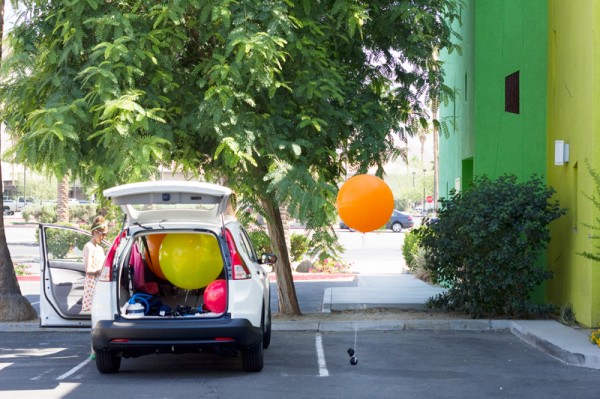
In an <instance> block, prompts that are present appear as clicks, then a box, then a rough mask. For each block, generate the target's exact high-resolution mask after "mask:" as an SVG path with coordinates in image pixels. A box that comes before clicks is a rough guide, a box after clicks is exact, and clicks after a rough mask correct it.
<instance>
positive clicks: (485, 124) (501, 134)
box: [439, 0, 548, 302]
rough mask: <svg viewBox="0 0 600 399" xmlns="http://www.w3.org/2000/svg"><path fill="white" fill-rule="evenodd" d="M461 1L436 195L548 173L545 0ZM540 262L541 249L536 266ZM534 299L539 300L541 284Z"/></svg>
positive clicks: (543, 294)
mask: <svg viewBox="0 0 600 399" xmlns="http://www.w3.org/2000/svg"><path fill="white" fill-rule="evenodd" d="M464 4H465V8H464V9H463V15H462V16H463V26H462V27H461V28H460V29H457V31H459V34H460V36H461V37H462V38H463V55H462V57H461V56H458V55H447V54H445V55H444V56H445V57H446V58H443V59H444V60H445V61H446V64H445V67H446V71H447V72H446V76H447V79H446V83H447V84H448V85H449V86H451V87H455V88H456V92H457V95H456V99H455V101H454V103H451V104H449V105H448V106H447V107H445V108H444V110H443V112H442V114H441V115H442V117H445V118H446V119H453V118H454V120H456V124H455V130H452V129H451V134H450V135H449V137H448V138H442V140H441V143H440V165H441V167H440V187H439V189H440V196H447V194H448V187H450V188H452V187H454V185H455V182H458V181H460V186H461V188H464V187H467V186H468V185H469V182H470V181H471V180H472V178H473V176H478V175H487V176H488V177H490V178H497V177H499V176H500V175H503V174H506V173H511V174H514V175H516V176H517V177H518V178H519V179H520V180H527V179H529V178H530V177H531V175H532V174H537V175H540V176H542V177H543V178H545V177H546V163H547V162H546V105H547V104H546V76H547V74H546V71H547V47H548V46H547V30H548V25H547V24H548V8H547V1H546V0H496V1H476V0H469V1H465V2H464ZM515 72H518V74H519V83H518V86H516V88H517V89H518V100H519V106H518V107H517V109H516V111H517V112H516V113H513V112H506V96H505V95H506V85H505V81H506V77H507V76H509V75H511V74H514V73H515ZM465 76H466V79H465ZM471 77H472V78H471ZM465 86H466V87H465ZM463 93H466V94H467V96H466V98H465V96H464V95H463ZM464 100H466V101H464ZM456 185H457V186H458V184H456ZM545 264H546V255H545V254H543V255H542V256H541V257H540V259H539V267H545ZM532 297H533V300H534V301H536V302H545V301H546V300H547V297H546V286H545V285H542V286H540V287H539V288H538V289H537V290H536V291H535V292H533V293H532Z"/></svg>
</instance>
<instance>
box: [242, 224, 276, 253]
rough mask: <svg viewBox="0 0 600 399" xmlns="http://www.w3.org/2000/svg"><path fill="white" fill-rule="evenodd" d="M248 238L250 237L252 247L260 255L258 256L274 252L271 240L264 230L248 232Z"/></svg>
mask: <svg viewBox="0 0 600 399" xmlns="http://www.w3.org/2000/svg"><path fill="white" fill-rule="evenodd" d="M248 236H250V241H252V245H253V246H254V249H255V250H256V252H257V253H258V256H260V255H261V254H264V253H272V252H273V244H272V243H271V238H270V237H269V235H268V234H267V233H266V232H265V231H264V230H254V231H250V232H248Z"/></svg>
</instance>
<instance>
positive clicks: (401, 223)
mask: <svg viewBox="0 0 600 399" xmlns="http://www.w3.org/2000/svg"><path fill="white" fill-rule="evenodd" d="M414 225H415V221H414V219H413V217H412V216H411V215H409V214H408V213H406V212H401V211H398V210H396V209H394V210H393V211H392V217H391V218H390V220H389V222H387V224H386V226H385V227H386V228H388V229H392V231H394V232H396V233H399V232H401V231H402V229H411V228H412V227H413V226H414Z"/></svg>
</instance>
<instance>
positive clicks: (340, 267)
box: [308, 258, 352, 273]
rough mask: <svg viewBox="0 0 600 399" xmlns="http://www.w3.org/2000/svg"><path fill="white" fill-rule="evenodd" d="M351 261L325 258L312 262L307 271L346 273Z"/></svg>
mask: <svg viewBox="0 0 600 399" xmlns="http://www.w3.org/2000/svg"><path fill="white" fill-rule="evenodd" d="M351 267H352V263H351V262H348V261H346V260H342V259H333V258H325V259H322V260H318V261H316V262H315V263H313V265H312V267H311V268H310V269H308V272H309V273H347V272H349V271H350V268H351Z"/></svg>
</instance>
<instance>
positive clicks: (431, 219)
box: [421, 216, 440, 226]
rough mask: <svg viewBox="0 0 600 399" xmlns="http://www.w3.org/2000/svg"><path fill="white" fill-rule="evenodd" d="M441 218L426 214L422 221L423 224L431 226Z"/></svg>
mask: <svg viewBox="0 0 600 399" xmlns="http://www.w3.org/2000/svg"><path fill="white" fill-rule="evenodd" d="M439 220H440V219H439V218H438V217H436V216H431V217H429V216H425V217H424V218H423V221H422V222H421V225H423V226H430V225H432V224H436V223H437V222H438V221H439Z"/></svg>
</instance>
